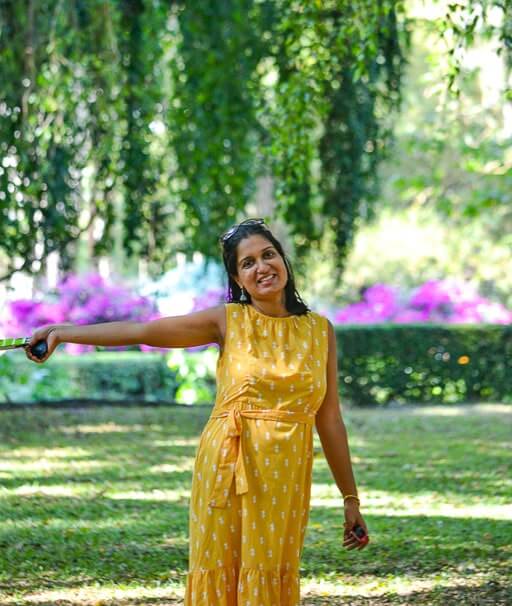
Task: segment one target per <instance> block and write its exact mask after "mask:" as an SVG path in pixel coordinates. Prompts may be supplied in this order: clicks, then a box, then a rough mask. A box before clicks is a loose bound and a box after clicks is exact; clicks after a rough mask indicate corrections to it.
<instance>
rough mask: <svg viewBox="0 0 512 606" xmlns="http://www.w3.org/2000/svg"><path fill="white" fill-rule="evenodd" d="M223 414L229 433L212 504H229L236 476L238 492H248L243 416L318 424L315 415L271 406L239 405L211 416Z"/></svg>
mask: <svg viewBox="0 0 512 606" xmlns="http://www.w3.org/2000/svg"><path fill="white" fill-rule="evenodd" d="M223 417H227V432H226V437H225V438H224V440H223V443H222V448H221V449H220V454H219V459H218V463H217V467H216V480H215V483H214V487H213V490H212V492H211V497H210V500H209V505H210V507H226V504H227V500H228V494H229V488H230V486H231V482H232V481H233V476H234V478H235V490H236V494H237V495H238V494H243V493H246V492H248V486H247V473H246V470H245V463H244V448H243V440H242V419H241V417H246V418H248V419H270V420H275V421H285V422H289V423H305V424H306V425H311V426H313V425H314V423H315V416H314V415H312V414H307V413H305V412H294V411H286V410H273V409H267V408H259V409H254V408H251V409H245V410H244V409H240V408H238V407H237V406H236V405H235V406H233V407H232V408H230V409H229V410H226V411H225V412H221V413H217V414H212V415H211V416H210V418H211V419H220V418H223Z"/></svg>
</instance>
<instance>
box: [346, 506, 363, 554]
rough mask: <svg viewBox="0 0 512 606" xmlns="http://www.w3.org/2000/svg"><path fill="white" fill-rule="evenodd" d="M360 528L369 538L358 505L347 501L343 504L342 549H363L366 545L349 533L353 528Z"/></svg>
mask: <svg viewBox="0 0 512 606" xmlns="http://www.w3.org/2000/svg"><path fill="white" fill-rule="evenodd" d="M358 525H359V526H362V527H363V528H364V530H365V532H366V534H367V535H368V536H369V533H368V527H367V526H366V522H365V521H364V519H363V516H362V515H361V512H360V511H359V505H358V504H357V501H352V500H350V501H347V502H346V503H345V525H344V527H345V531H344V533H343V539H344V541H343V547H346V548H347V549H355V548H356V547H357V549H364V548H365V547H366V545H367V544H368V543H360V542H359V541H358V540H357V539H356V538H355V537H353V536H352V535H351V534H350V532H351V530H353V528H354V527H355V526H358Z"/></svg>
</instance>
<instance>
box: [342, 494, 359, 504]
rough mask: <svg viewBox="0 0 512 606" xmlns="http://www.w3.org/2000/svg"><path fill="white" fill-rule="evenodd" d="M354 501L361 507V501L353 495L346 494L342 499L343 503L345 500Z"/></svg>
mask: <svg viewBox="0 0 512 606" xmlns="http://www.w3.org/2000/svg"><path fill="white" fill-rule="evenodd" d="M351 498H352V499H355V500H356V501H357V504H358V505H361V501H360V500H359V497H358V496H357V495H355V494H347V495H345V496H344V497H343V502H345V501H346V500H347V499H351Z"/></svg>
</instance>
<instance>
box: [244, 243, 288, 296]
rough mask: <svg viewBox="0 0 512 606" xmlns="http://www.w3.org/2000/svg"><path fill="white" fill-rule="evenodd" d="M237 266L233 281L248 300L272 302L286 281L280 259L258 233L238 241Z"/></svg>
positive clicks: (282, 260)
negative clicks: (245, 293) (234, 280)
mask: <svg viewBox="0 0 512 606" xmlns="http://www.w3.org/2000/svg"><path fill="white" fill-rule="evenodd" d="M236 266H237V271H238V276H236V281H237V283H238V285H239V286H240V287H242V286H243V287H244V289H245V290H246V291H247V292H248V293H249V294H250V295H251V298H256V299H265V298H268V299H275V298H276V295H277V294H278V293H280V292H281V291H282V290H284V287H285V286H286V283H287V281H288V272H287V270H286V265H285V263H284V259H283V257H281V255H280V254H279V252H278V251H277V249H276V248H275V247H274V245H273V244H272V243H271V242H270V241H269V240H267V239H266V238H265V237H263V236H260V235H257V234H254V235H252V236H248V237H247V238H244V239H243V240H241V241H240V242H239V244H238V248H237V261H236Z"/></svg>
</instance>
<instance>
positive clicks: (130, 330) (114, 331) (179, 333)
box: [26, 304, 224, 363]
mask: <svg viewBox="0 0 512 606" xmlns="http://www.w3.org/2000/svg"><path fill="white" fill-rule="evenodd" d="M223 313H224V305H223V304H222V305H218V306H216V307H210V308H208V309H205V310H202V311H197V312H193V313H190V314H185V315H182V316H169V317H165V318H159V319H158V320H151V321H149V322H131V321H125V322H103V323H100V324H85V325H82V324H51V325H49V326H44V327H42V328H39V329H37V330H36V331H35V332H34V334H33V335H32V337H31V339H30V342H29V344H28V346H27V348H26V353H27V357H28V358H29V359H31V360H33V361H34V362H38V363H41V362H46V360H47V359H48V358H49V357H50V355H51V354H52V353H53V351H54V350H55V348H56V347H57V345H59V343H79V344H81V345H100V346H110V347H117V346H123V345H141V344H144V345H149V346H151V347H169V348H172V347H195V346H197V345H207V344H208V343H218V342H219V341H220V338H221V337H220V322H219V319H220V315H221V314H223ZM40 340H45V341H47V344H48V353H47V354H46V356H45V357H44V358H42V359H38V358H36V357H35V356H33V355H32V354H31V353H30V349H29V347H31V346H33V345H35V344H36V343H37V342H38V341H40Z"/></svg>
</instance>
